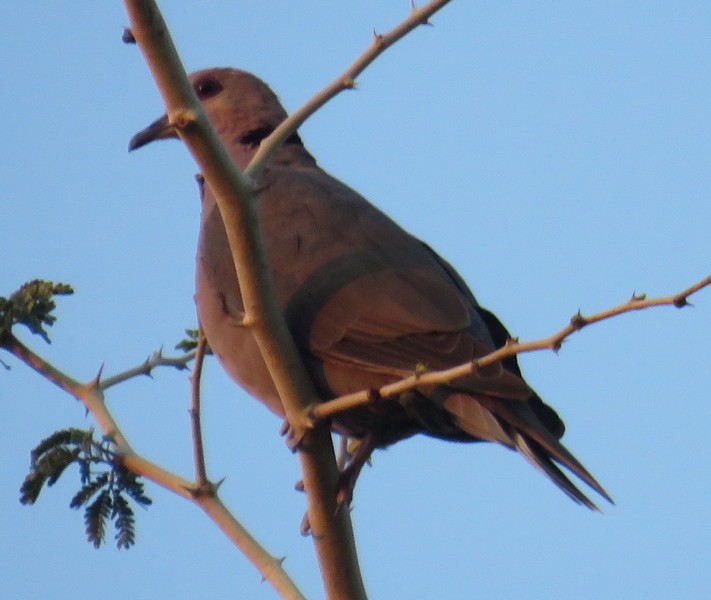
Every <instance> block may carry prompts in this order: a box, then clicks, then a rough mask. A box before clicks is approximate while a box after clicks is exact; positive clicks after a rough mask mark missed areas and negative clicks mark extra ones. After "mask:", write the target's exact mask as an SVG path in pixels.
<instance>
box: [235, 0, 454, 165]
mask: <svg viewBox="0 0 711 600" xmlns="http://www.w3.org/2000/svg"><path fill="white" fill-rule="evenodd" d="M448 2H450V0H433V1H432V2H428V3H427V4H425V5H424V6H423V7H421V8H417V7H415V6H414V4H413V6H412V10H411V11H410V16H408V17H407V18H406V19H405V20H404V21H402V23H400V24H399V25H397V26H396V27H393V29H391V30H390V31H388V32H387V33H384V34H378V33H375V34H374V35H373V41H372V42H371V44H370V46H368V48H367V49H366V50H365V52H363V53H362V54H361V55H360V56H359V57H358V58H357V59H356V60H355V61H353V63H352V64H351V65H350V66H349V67H348V68H347V69H346V70H345V71H343V73H341V74H340V75H339V76H338V77H336V79H334V80H333V81H332V82H331V83H330V84H328V85H327V86H326V87H325V88H323V89H322V90H321V91H320V92H318V93H317V94H316V95H315V96H313V97H312V98H311V99H310V100H308V101H307V102H306V103H305V104H304V105H302V106H301V107H300V108H298V109H297V110H296V111H295V112H293V113H292V114H291V115H289V118H287V119H286V120H285V121H283V122H282V123H281V124H280V125H279V127H277V128H276V129H275V130H274V131H273V132H272V133H271V135H270V136H269V137H268V138H266V139H265V140H264V141H262V143H261V144H260V145H259V150H257V152H256V154H255V155H254V156H253V157H252V160H251V162H250V163H249V165H248V166H247V168H246V169H245V171H244V174H245V175H247V176H248V177H252V178H256V177H257V176H258V175H259V173H260V172H261V171H262V169H263V168H264V166H265V165H266V164H267V161H268V160H269V158H270V156H271V155H272V154H273V153H274V151H275V150H276V149H277V148H279V146H281V145H282V144H283V143H284V142H285V141H286V139H287V138H288V137H289V136H290V135H291V134H293V133H295V132H296V130H297V129H298V128H299V127H301V125H302V124H303V123H304V121H306V119H308V118H309V117H310V116H311V115H313V114H314V113H315V112H316V111H317V110H318V109H319V108H321V107H322V106H323V105H324V104H326V102H328V101H329V100H331V98H333V97H335V96H337V95H338V94H340V93H341V92H343V91H344V90H351V89H353V88H354V87H355V85H356V83H355V82H356V78H357V77H358V75H360V74H361V73H362V72H363V71H364V70H365V69H366V68H367V67H368V65H370V64H371V63H372V62H373V61H374V60H375V59H376V58H378V56H380V55H381V54H382V53H383V52H385V50H387V49H388V48H389V47H390V46H392V45H393V44H394V43H395V42H397V41H398V40H400V39H401V38H403V37H404V36H406V35H407V34H408V33H410V32H411V31H412V30H413V29H415V28H416V27H418V26H419V25H429V24H430V22H429V18H430V17H431V16H432V15H433V14H434V13H436V12H437V11H438V10H439V9H440V8H442V7H443V6H444V5H445V4H447V3H448Z"/></svg>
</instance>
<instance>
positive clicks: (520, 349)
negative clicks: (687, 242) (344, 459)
mask: <svg viewBox="0 0 711 600" xmlns="http://www.w3.org/2000/svg"><path fill="white" fill-rule="evenodd" d="M710 285H711V275H709V276H707V277H705V278H704V279H702V280H701V281H699V282H698V283H695V284H694V285H692V286H690V287H688V288H687V289H685V290H682V291H681V292H679V293H678V294H674V295H672V296H663V297H661V298H650V299H647V298H646V297H645V296H644V295H637V294H633V295H632V297H631V298H630V299H629V300H628V301H627V302H624V303H622V304H620V305H618V306H615V307H613V308H609V309H607V310H603V311H601V312H598V313H595V314H593V315H590V316H588V317H585V316H583V315H582V314H581V313H580V312H578V313H576V314H575V315H573V317H571V319H570V322H569V323H568V324H567V325H566V326H565V327H563V328H562V329H561V330H560V331H558V332H557V333H554V334H553V335H551V336H549V337H546V338H542V339H540V340H536V341H533V342H525V343H519V342H516V341H514V340H509V342H508V343H506V345H504V346H503V347H501V348H499V349H498V350H495V351H494V352H491V353H490V354H487V355H485V356H482V357H480V358H477V359H476V360H473V361H471V362H469V363H466V364H463V365H459V366H457V367H453V368H451V369H446V370H444V371H433V372H429V373H415V374H414V375H412V376H410V377H407V378H405V379H402V380H400V381H396V382H395V383H390V384H388V385H384V386H383V387H381V388H380V389H377V390H363V391H361V392H355V393H353V394H348V395H346V396H341V397H340V398H336V399H334V400H330V401H329V402H324V403H322V404H318V405H316V406H314V407H313V409H312V411H311V416H312V417H313V419H314V420H317V421H319V420H322V419H327V418H329V417H332V416H333V415H336V414H338V413H341V412H343V411H345V410H349V409H351V408H356V407H358V406H363V405H366V404H372V403H373V402H379V401H383V400H387V399H388V398H393V397H395V396H398V395H400V394H402V393H403V392H405V391H407V390H411V389H413V388H416V387H419V386H424V385H442V384H447V383H450V382H451V381H454V380H455V379H459V378H460V377H465V376H467V375H471V374H473V373H475V372H476V371H477V370H478V369H482V368H484V367H487V366H489V365H492V364H494V363H497V362H500V361H502V360H504V359H505V358H508V357H510V356H514V355H516V354H523V353H524V352H534V351H537V350H553V351H554V352H557V351H558V350H560V347H561V345H562V344H563V341H564V340H565V339H566V338H568V337H569V336H570V335H572V334H573V333H575V332H576V331H580V330H581V329H582V328H583V327H585V326H586V325H591V324H593V323H598V322H599V321H604V320H606V319H611V318H612V317H615V316H617V315H621V314H624V313H628V312H632V311H635V310H642V309H645V308H650V307H652V306H676V307H677V308H683V307H684V306H689V301H688V298H689V296H691V295H692V294H695V293H696V292H698V291H699V290H701V289H703V288H705V287H707V286H710Z"/></svg>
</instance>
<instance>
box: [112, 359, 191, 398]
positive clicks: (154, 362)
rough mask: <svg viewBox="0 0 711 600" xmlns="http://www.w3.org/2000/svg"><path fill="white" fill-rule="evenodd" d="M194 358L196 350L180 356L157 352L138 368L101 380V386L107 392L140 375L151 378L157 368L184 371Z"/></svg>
mask: <svg viewBox="0 0 711 600" xmlns="http://www.w3.org/2000/svg"><path fill="white" fill-rule="evenodd" d="M194 358H195V350H192V351H190V352H186V353H185V354H182V355H180V356H163V351H162V350H157V351H156V352H154V353H153V354H151V355H150V356H149V357H148V358H147V359H146V360H145V361H144V362H143V363H142V364H140V365H138V366H137V367H133V368H131V369H126V370H125V371H122V372H121V373H117V374H116V375H112V376H111V377H107V378H105V379H101V378H99V385H100V386H101V389H102V390H106V389H108V388H110V387H111V386H114V385H116V384H118V383H123V382H124V381H127V380H128V379H132V378H133V377H138V376H140V375H146V376H148V377H151V376H152V373H153V369H155V368H156V367H175V368H176V369H178V371H182V370H184V369H187V368H188V367H187V365H188V363H189V362H190V361H191V360H193V359H194Z"/></svg>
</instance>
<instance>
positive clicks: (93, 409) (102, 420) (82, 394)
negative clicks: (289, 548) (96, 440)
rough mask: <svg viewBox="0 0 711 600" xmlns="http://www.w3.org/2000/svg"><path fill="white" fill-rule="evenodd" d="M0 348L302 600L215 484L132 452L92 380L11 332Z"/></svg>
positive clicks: (138, 469)
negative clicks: (82, 410)
mask: <svg viewBox="0 0 711 600" xmlns="http://www.w3.org/2000/svg"><path fill="white" fill-rule="evenodd" d="M0 347H2V348H5V349H6V350H7V351H8V352H10V353H11V354H13V355H15V356H16V357H17V358H18V359H20V360H21V361H22V362H24V363H25V364H27V365H28V366H29V367H31V368H32V369H34V370H35V371H37V372H38V373H39V374H40V375H42V376H43V377H44V378H45V379H47V380H49V381H51V382H52V383H54V384H55V385H57V386H59V387H60V388H62V389H63V390H65V391H66V392H68V393H69V394H71V395H72V396H74V397H75V398H76V399H77V400H79V401H80V402H82V403H83V404H84V406H85V407H86V409H87V411H89V412H90V413H91V415H92V416H93V417H94V419H95V420H96V422H97V423H98V424H99V427H100V428H101V430H102V432H103V434H104V435H105V436H107V437H110V438H111V440H112V441H113V443H114V445H115V453H116V456H117V458H119V460H120V461H121V463H122V464H123V465H124V466H125V467H126V468H127V469H128V470H130V471H131V472H133V473H135V474H136V475H139V476H141V477H145V478H146V479H148V480H150V481H152V482H154V483H156V484H158V485H160V486H161V487H163V488H165V489H167V490H169V491H171V492H173V493H175V494H178V495H179V496H182V497H183V498H186V499H188V500H190V501H192V502H194V503H195V504H197V505H198V506H199V507H200V508H201V509H202V510H203V511H204V512H205V513H206V514H207V515H208V516H209V517H210V518H211V519H212V521H213V522H214V523H215V524H216V525H217V526H218V527H219V528H220V529H221V530H222V531H223V532H224V534H225V535H226V536H227V537H228V538H229V539H230V540H231V541H232V543H234V545H235V546H236V547H237V548H238V549H239V550H240V552H242V554H243V555H244V556H246V557H247V558H248V559H249V560H250V561H251V562H252V564H254V565H255V566H256V567H257V569H258V570H259V572H260V574H261V575H262V577H263V578H264V579H265V580H266V581H268V582H269V583H270V584H271V585H272V586H273V587H274V589H275V590H276V591H277V592H278V593H279V594H280V596H281V597H282V598H288V599H290V600H304V596H303V595H302V594H301V592H300V591H299V590H298V588H297V587H296V585H295V584H294V582H293V581H292V580H291V579H290V578H289V576H288V575H287V573H286V571H284V569H283V568H282V566H281V561H280V560H279V559H277V558H274V557H273V556H271V555H270V554H269V553H268V552H267V551H266V550H265V549H264V548H263V547H262V546H260V544H259V543H258V542H257V541H256V540H255V539H254V538H253V537H252V536H251V535H250V533H249V532H248V531H247V530H246V529H245V528H244V527H243V526H242V525H241V523H239V521H237V519H235V517H234V516H233V515H232V513H231V512H230V511H229V510H228V509H227V508H226V507H225V506H224V505H223V504H222V502H221V501H220V499H219V498H218V497H217V493H216V492H217V486H215V485H213V484H211V483H210V482H206V483H205V484H203V485H199V484H196V483H193V482H190V481H188V480H187V479H184V478H182V477H180V476H178V475H175V474H174V473H171V472H170V471H167V470H165V469H163V468H162V467H159V466H158V465H156V464H155V463H152V462H150V461H149V460H146V459H145V458H143V457H142V456H140V455H139V454H137V453H136V452H135V451H134V450H133V448H131V446H130V445H129V443H128V440H127V439H126V437H125V436H124V434H123V432H122V431H121V429H120V428H119V426H118V425H117V424H116V421H114V418H113V416H112V415H111V413H110V412H109V410H108V408H107V407H106V403H105V401H104V392H103V387H102V386H101V385H97V382H96V381H92V382H90V383H88V384H82V383H79V382H78V381H77V380H76V379H73V378H72V377H70V376H68V375H66V374H65V373H63V372H62V371H60V370H59V369H57V368H56V367H54V366H53V365H51V364H50V363H48V362H47V361H45V360H44V359H43V358H41V357H39V356H38V355H37V354H35V353H34V352H33V351H32V350H30V349H29V348H28V347H27V346H25V345H24V344H22V342H20V341H19V340H18V339H17V338H16V337H15V336H13V335H12V334H11V333H10V332H3V333H2V335H0Z"/></svg>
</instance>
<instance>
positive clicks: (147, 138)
mask: <svg viewBox="0 0 711 600" xmlns="http://www.w3.org/2000/svg"><path fill="white" fill-rule="evenodd" d="M169 138H172V139H177V138H178V134H177V133H176V132H175V128H174V127H173V126H172V125H171V124H170V122H169V121H168V116H167V115H163V116H162V117H161V118H160V119H157V120H155V121H153V123H151V124H150V125H149V126H148V127H146V128H145V129H143V130H142V131H139V132H138V133H137V134H136V135H134V136H133V137H132V138H131V141H130V142H128V151H129V152H131V151H132V150H136V149H137V148H140V147H141V146H145V145H146V144H150V143H151V142H153V141H155V140H166V139H169Z"/></svg>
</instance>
